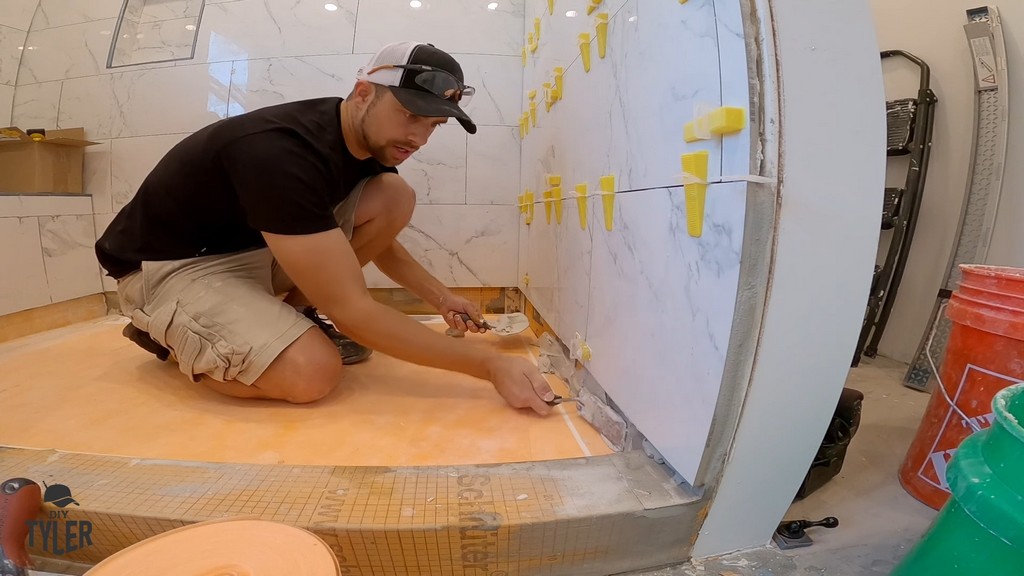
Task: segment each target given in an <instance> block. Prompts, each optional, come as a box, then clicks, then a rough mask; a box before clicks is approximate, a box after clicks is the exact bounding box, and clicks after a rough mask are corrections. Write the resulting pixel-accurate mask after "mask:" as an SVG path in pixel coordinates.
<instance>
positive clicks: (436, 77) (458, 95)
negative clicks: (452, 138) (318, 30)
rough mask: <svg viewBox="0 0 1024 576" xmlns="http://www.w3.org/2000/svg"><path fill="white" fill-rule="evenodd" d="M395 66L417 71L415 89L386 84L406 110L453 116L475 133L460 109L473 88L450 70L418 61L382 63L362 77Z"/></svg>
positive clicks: (423, 114)
mask: <svg viewBox="0 0 1024 576" xmlns="http://www.w3.org/2000/svg"><path fill="white" fill-rule="evenodd" d="M393 68H398V69H402V70H413V71H415V72H417V74H416V76H415V77H414V78H413V82H415V83H416V85H417V86H418V89H415V88H403V87H400V86H390V85H389V86H387V87H388V88H389V89H390V90H391V92H392V93H393V94H394V95H395V98H397V99H398V101H399V103H401V104H402V105H403V106H405V107H406V108H407V109H408V110H409V111H410V112H413V113H414V114H419V115H421V116H454V117H455V118H456V119H457V120H458V121H459V123H460V124H462V126H463V127H464V128H466V130H467V131H469V133H470V134H475V133H476V125H475V124H474V123H473V121H472V120H471V119H470V118H469V115H467V114H466V112H465V111H464V110H463V109H462V107H463V106H465V105H467V104H468V103H469V102H470V100H472V98H473V95H474V94H476V89H475V88H473V87H472V86H467V85H466V84H464V83H462V82H461V81H459V79H458V78H456V77H455V76H454V75H453V74H452V73H451V72H448V71H447V70H441V69H439V68H434V67H432V66H425V65H422V64H383V65H381V66H376V67H374V68H371V69H370V70H369V71H367V72H366V73H365V74H363V78H364V79H366V80H368V81H371V82H372V80H371V79H370V78H369V76H371V75H372V74H373V73H374V72H378V71H380V70H386V69H393Z"/></svg>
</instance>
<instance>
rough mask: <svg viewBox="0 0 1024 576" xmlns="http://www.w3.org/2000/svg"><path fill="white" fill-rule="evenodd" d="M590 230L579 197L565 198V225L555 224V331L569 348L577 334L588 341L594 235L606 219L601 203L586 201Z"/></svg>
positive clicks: (554, 220)
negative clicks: (583, 223)
mask: <svg viewBox="0 0 1024 576" xmlns="http://www.w3.org/2000/svg"><path fill="white" fill-rule="evenodd" d="M585 206H586V208H585V210H586V218H587V220H588V221H587V228H586V229H583V228H581V227H580V218H579V215H580V211H579V206H578V203H577V201H576V198H575V196H574V195H573V194H572V193H567V194H565V197H564V198H563V200H562V223H561V224H558V223H557V218H552V222H555V291H554V292H555V293H554V301H555V308H556V309H557V310H558V313H557V315H556V319H557V322H558V323H557V324H556V325H555V331H556V332H557V333H558V335H559V336H561V338H562V339H563V340H564V341H565V343H566V344H569V343H571V342H572V339H573V337H574V336H575V335H576V334H579V335H580V336H582V337H584V338H586V336H587V325H588V319H589V316H590V289H591V283H590V268H591V252H592V249H593V247H592V243H593V240H592V237H591V236H592V235H593V234H594V228H595V227H596V226H598V225H599V224H598V223H600V225H601V226H603V222H604V219H603V217H600V212H595V207H597V209H600V199H599V198H598V199H597V201H596V202H595V199H594V198H593V197H589V198H587V200H586V204H585Z"/></svg>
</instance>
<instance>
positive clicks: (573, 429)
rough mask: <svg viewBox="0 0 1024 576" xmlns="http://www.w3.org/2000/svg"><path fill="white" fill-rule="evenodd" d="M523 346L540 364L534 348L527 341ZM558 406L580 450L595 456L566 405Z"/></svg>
mask: <svg viewBox="0 0 1024 576" xmlns="http://www.w3.org/2000/svg"><path fill="white" fill-rule="evenodd" d="M523 348H525V349H526V353H527V354H529V355H530V359H531V360H533V364H534V365H535V366H536V365H538V363H537V357H536V356H534V355H533V350H530V347H529V346H528V345H527V344H525V343H524V344H523ZM556 408H557V409H558V411H559V412H560V413H561V414H562V419H563V420H565V425H566V426H568V427H569V432H571V433H572V437H573V438H575V439H576V444H577V445H578V446H579V447H580V450H582V451H583V455H584V456H587V457H590V456H593V454H592V453H591V452H590V448H587V444H586V442H584V441H583V437H581V436H580V432H579V430H577V429H576V425H575V424H573V423H572V420H570V419H569V414H568V413H567V412H566V411H565V406H563V405H562V404H559V405H558V406H556Z"/></svg>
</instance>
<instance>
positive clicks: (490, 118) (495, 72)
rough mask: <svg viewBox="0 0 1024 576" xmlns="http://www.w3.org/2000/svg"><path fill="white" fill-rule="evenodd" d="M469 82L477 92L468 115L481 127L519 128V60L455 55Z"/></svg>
mask: <svg viewBox="0 0 1024 576" xmlns="http://www.w3.org/2000/svg"><path fill="white" fill-rule="evenodd" d="M455 59H456V60H458V61H459V65H460V66H462V72H463V75H464V76H465V77H466V83H467V84H469V85H470V86H473V87H474V88H476V90H477V93H476V94H475V95H474V96H473V99H472V100H470V102H469V104H467V105H466V113H467V114H469V117H470V118H472V119H473V122H475V123H476V124H477V125H479V126H517V127H518V126H519V114H520V112H521V106H522V104H521V102H520V96H519V95H520V92H521V91H522V87H523V69H522V64H521V62H522V61H521V60H520V59H519V57H518V56H517V57H509V56H484V55H479V54H456V55H455Z"/></svg>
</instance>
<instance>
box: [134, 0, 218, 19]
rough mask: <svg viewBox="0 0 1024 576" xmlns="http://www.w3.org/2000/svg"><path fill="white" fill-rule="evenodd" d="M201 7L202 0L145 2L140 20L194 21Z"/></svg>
mask: <svg viewBox="0 0 1024 576" xmlns="http://www.w3.org/2000/svg"><path fill="white" fill-rule="evenodd" d="M202 9H203V0H173V1H171V2H146V3H145V5H144V6H143V8H142V14H141V18H140V20H139V21H140V22H162V21H167V20H181V19H185V20H192V21H193V22H195V21H196V20H197V19H198V18H199V15H200V13H201V12H202Z"/></svg>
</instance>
